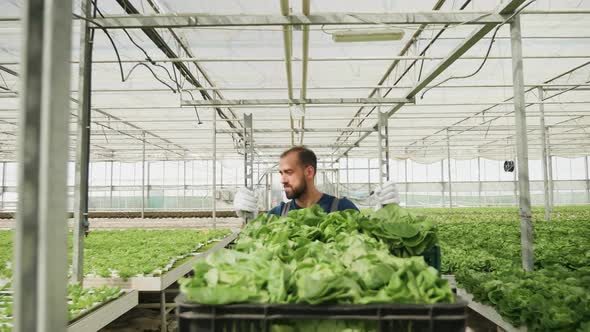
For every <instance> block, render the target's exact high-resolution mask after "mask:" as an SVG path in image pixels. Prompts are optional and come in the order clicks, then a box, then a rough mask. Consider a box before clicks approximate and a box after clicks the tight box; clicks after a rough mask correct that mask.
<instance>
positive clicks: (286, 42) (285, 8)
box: [281, 0, 295, 145]
mask: <svg viewBox="0 0 590 332" xmlns="http://www.w3.org/2000/svg"><path fill="white" fill-rule="evenodd" d="M281 15H283V16H288V15H289V0H281ZM283 49H284V51H285V71H286V73H287V95H288V96H289V99H293V70H292V66H291V57H292V56H293V27H292V26H290V25H283ZM289 125H290V126H291V145H295V132H294V131H293V129H295V123H294V120H293V114H292V113H291V111H289Z"/></svg>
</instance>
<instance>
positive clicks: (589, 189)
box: [3, 156, 590, 203]
mask: <svg viewBox="0 0 590 332" xmlns="http://www.w3.org/2000/svg"><path fill="white" fill-rule="evenodd" d="M3 178H4V177H3ZM584 178H585V179H586V203H590V179H589V178H588V156H586V157H584Z"/></svg>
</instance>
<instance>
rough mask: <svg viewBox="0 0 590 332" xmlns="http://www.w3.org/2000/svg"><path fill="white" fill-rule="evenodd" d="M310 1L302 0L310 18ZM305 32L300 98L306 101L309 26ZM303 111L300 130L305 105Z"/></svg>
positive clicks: (303, 29)
mask: <svg viewBox="0 0 590 332" xmlns="http://www.w3.org/2000/svg"><path fill="white" fill-rule="evenodd" d="M309 2H310V0H302V7H303V10H302V11H303V15H305V16H308V15H309V13H310V8H309V7H310V3H309ZM302 31H303V55H302V56H303V60H302V64H301V68H302V69H301V70H302V74H301V90H300V98H301V99H306V98H307V67H308V63H309V26H307V25H304V26H303V27H302ZM301 108H302V110H303V115H302V116H301V121H300V122H301V126H300V128H301V129H303V128H305V105H302V106H301ZM304 135H305V132H300V134H299V145H303V136H304Z"/></svg>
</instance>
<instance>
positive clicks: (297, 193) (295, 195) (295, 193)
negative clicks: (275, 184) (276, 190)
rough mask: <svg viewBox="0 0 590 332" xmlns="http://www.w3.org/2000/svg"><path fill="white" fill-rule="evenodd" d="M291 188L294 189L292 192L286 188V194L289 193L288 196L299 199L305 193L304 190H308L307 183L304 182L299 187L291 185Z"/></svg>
mask: <svg viewBox="0 0 590 332" xmlns="http://www.w3.org/2000/svg"><path fill="white" fill-rule="evenodd" d="M291 189H293V191H292V192H291V193H290V194H289V193H288V192H287V191H286V190H285V195H287V198H288V199H298V198H299V197H301V195H303V193H304V192H306V191H307V183H305V182H303V184H302V185H301V186H300V187H299V188H295V187H291Z"/></svg>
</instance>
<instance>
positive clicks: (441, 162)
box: [440, 159, 445, 208]
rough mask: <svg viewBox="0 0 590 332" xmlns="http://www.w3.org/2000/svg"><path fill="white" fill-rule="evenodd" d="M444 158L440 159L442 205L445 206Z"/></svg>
mask: <svg viewBox="0 0 590 332" xmlns="http://www.w3.org/2000/svg"><path fill="white" fill-rule="evenodd" d="M443 160H444V159H441V160H440V193H441V196H442V200H441V207H443V208H444V207H445V166H444V162H443Z"/></svg>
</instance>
